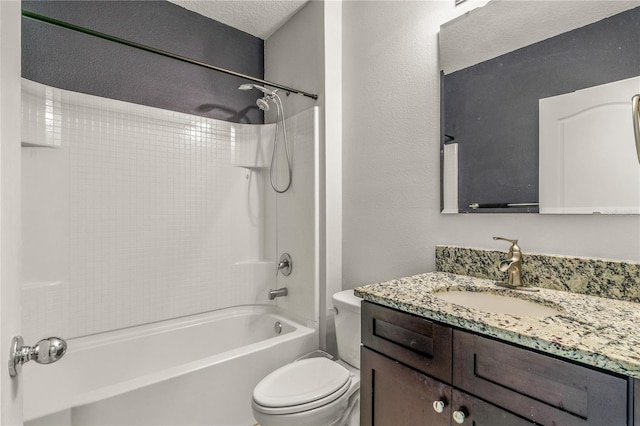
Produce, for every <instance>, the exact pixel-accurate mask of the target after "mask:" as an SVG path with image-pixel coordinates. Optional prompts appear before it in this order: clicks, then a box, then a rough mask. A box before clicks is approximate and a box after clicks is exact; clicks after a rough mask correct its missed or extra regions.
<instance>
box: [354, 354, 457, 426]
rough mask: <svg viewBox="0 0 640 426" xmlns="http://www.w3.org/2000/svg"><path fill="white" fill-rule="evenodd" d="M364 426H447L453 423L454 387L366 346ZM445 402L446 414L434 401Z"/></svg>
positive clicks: (363, 360) (362, 368)
mask: <svg viewBox="0 0 640 426" xmlns="http://www.w3.org/2000/svg"><path fill="white" fill-rule="evenodd" d="M360 378H361V383H360V425H361V426H373V425H375V426H386V425H388V426H404V425H406V426H416V425H429V426H441V425H442V426H444V425H449V424H450V422H451V406H450V401H451V387H450V386H449V385H446V384H444V383H441V382H439V381H437V380H436V379H433V378H431V377H429V376H426V375H424V374H422V373H420V372H418V371H415V370H413V369H412V368H409V367H407V366H405V365H403V364H400V363H399V362H397V361H394V360H392V359H390V358H387V357H385V356H383V355H380V354H378V353H377V352H373V351H371V350H369V349H367V348H365V347H364V346H363V347H362V349H361V360H360ZM435 401H442V402H443V403H444V407H443V409H442V412H440V413H438V412H437V411H436V410H434V402H435Z"/></svg>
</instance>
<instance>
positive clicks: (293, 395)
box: [251, 290, 362, 426]
mask: <svg viewBox="0 0 640 426" xmlns="http://www.w3.org/2000/svg"><path fill="white" fill-rule="evenodd" d="M361 300H362V299H360V298H359V297H356V296H354V294H353V290H345V291H341V292H339V293H336V294H334V295H333V306H334V307H335V309H336V314H335V324H336V338H337V341H338V356H339V358H340V359H338V360H337V361H331V360H330V359H329V358H324V357H320V358H307V359H302V360H300V361H295V362H292V363H290V364H287V365H285V366H283V367H280V368H278V369H277V370H275V371H273V372H271V373H270V374H269V375H267V376H266V377H265V378H263V379H262V380H261V381H260V383H258V384H257V385H256V387H255V389H254V390H253V401H252V404H251V405H252V407H253V416H254V417H255V419H256V420H257V421H258V423H260V424H261V425H262V426H300V425H305V426H328V425H336V426H338V425H340V426H343V425H357V424H359V412H360V411H359V409H360V404H359V399H360V398H359V397H360V302H361Z"/></svg>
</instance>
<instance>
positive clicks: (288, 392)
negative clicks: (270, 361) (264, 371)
mask: <svg viewBox="0 0 640 426" xmlns="http://www.w3.org/2000/svg"><path fill="white" fill-rule="evenodd" d="M350 386H351V373H350V372H349V370H347V369H346V368H344V367H343V366H341V365H340V364H338V363H336V362H334V361H331V360H329V359H327V358H310V359H305V360H301V361H298V362H293V363H291V364H287V365H285V366H284V367H281V368H279V369H277V370H275V371H273V372H272V373H271V374H269V375H268V376H266V377H265V378H264V379H262V381H260V383H258V385H257V386H256V387H255V389H254V391H253V406H254V408H255V409H256V410H258V411H260V412H262V413H265V414H292V413H299V412H302V411H307V410H312V409H314V408H317V407H321V406H323V405H327V404H330V403H331V402H333V401H335V400H336V399H338V398H340V397H341V396H342V395H344V393H345V392H346V391H347V390H348V389H349V387H350Z"/></svg>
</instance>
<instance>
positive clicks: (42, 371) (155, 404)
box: [23, 306, 318, 426]
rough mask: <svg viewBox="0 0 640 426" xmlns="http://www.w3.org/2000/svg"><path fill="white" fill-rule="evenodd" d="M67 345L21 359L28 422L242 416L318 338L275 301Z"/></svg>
mask: <svg viewBox="0 0 640 426" xmlns="http://www.w3.org/2000/svg"><path fill="white" fill-rule="evenodd" d="M276 321H279V322H280V323H281V324H282V332H281V334H279V335H278V334H276V333H275V331H274V324H275V323H276ZM68 344H69V348H68V351H67V354H66V355H65V356H64V358H63V359H61V360H60V361H59V362H58V363H56V364H52V365H48V366H40V365H31V363H30V364H28V365H26V366H24V368H23V377H24V381H25V382H24V418H25V421H30V420H34V419H35V420H34V421H32V422H30V424H31V425H33V426H35V425H40V424H69V425H83V426H85V425H86V426H89V425H127V426H131V425H196V424H203V425H204V424H206V425H244V426H247V425H251V424H253V423H255V422H254V420H253V417H252V415H251V393H252V391H253V388H254V386H255V385H256V384H257V383H258V381H259V380H260V379H261V378H262V377H264V376H265V375H267V374H268V373H269V372H270V371H272V370H274V369H276V368H278V367H280V366H282V365H284V364H286V363H288V362H290V361H292V360H294V359H296V358H298V357H299V356H301V355H303V354H305V353H308V352H310V351H312V350H314V349H316V348H317V347H318V338H317V333H316V331H315V330H314V329H312V328H308V327H305V326H302V325H300V324H297V323H295V322H293V321H290V320H288V319H286V318H284V317H282V316H280V315H278V314H277V313H276V310H275V308H274V307H270V306H246V307H236V308H229V309H224V310H220V311H215V312H210V313H206V314H199V315H195V316H191V317H188V318H181V319H175V320H169V321H164V322H161V323H155V324H149V325H144V326H139V327H134V328H129V329H125V330H119V331H114V332H109V333H103V334H99V335H94V336H89V337H83V338H79V339H72V340H70V341H68ZM53 413H56V414H53ZM51 414H53V415H52V416H51ZM43 416H46V417H43Z"/></svg>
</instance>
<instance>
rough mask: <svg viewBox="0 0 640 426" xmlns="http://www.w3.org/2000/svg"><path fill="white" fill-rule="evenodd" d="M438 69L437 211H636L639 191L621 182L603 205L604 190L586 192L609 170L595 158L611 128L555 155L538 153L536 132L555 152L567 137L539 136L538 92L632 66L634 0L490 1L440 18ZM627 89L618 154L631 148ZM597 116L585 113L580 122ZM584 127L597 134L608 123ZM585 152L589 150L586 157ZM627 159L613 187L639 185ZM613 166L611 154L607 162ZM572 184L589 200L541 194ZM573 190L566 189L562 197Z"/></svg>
mask: <svg viewBox="0 0 640 426" xmlns="http://www.w3.org/2000/svg"><path fill="white" fill-rule="evenodd" d="M440 69H441V84H442V87H441V95H442V100H441V110H442V122H441V157H442V158H441V163H442V168H441V170H442V198H441V199H442V202H441V204H442V205H441V207H442V212H443V213H457V212H464V213H497V212H507V213H516V212H518V213H519V212H526V213H537V212H540V213H604V214H616V213H623V214H629V213H636V214H637V213H640V202H638V201H637V200H633V199H631V201H629V200H630V198H629V197H628V196H627V195H628V192H627V195H624V198H625V201H624V203H623V204H624V205H620V206H618V205H614V206H612V207H602V206H603V205H604V203H607V202H609V201H608V200H600V199H598V196H597V191H592V187H591V185H592V184H593V182H599V181H602V182H605V181H606V182H610V179H609V180H607V179H605V177H607V176H609V177H610V175H611V172H610V171H606V169H605V167H604V165H602V164H601V162H599V161H598V158H602V156H603V152H607V150H611V149H612V148H611V145H610V143H609V141H610V140H611V139H616V140H617V139H619V138H618V137H616V136H613V135H611V136H610V135H607V134H606V133H605V134H604V135H603V136H602V138H601V139H602V142H601V143H606V144H607V145H606V148H604V151H603V148H601V149H584V150H578V151H574V154H572V155H569V151H566V152H565V151H564V150H563V151H562V152H563V153H566V155H567V159H569V160H571V161H568V162H566V164H564V163H562V162H559V161H558V160H557V157H556V158H554V157H553V156H552V157H551V160H549V159H539V151H540V148H541V146H542V144H543V143H550V144H552V145H553V144H555V145H556V148H555V152H556V153H555V154H553V155H556V156H557V155H559V154H558V153H557V151H558V148H557V146H558V145H560V146H562V144H563V143H564V144H566V145H567V146H571V143H567V142H565V141H564V140H561V141H558V140H553V141H551V142H549V141H542V140H540V139H539V136H540V132H541V130H540V129H541V126H543V123H541V121H540V119H539V117H540V111H541V110H540V108H546V107H547V106H546V104H545V103H544V102H543V101H541V100H543V99H554V98H556V97H562V95H566V94H572V93H574V92H576V93H579V92H581V91H582V90H585V89H588V88H595V87H600V86H606V85H607V84H609V83H612V82H618V81H622V80H628V79H631V78H633V77H638V76H639V75H640V4H639V3H638V1H615V2H612V1H589V2H582V1H542V2H541V1H524V0H522V1H521V0H517V1H516V0H492V1H490V2H489V3H488V4H487V5H485V6H483V7H479V8H476V9H474V10H472V11H471V12H469V13H467V14H465V15H463V16H460V17H458V18H456V19H454V20H453V21H450V22H448V23H446V24H444V25H442V26H441V28H440ZM639 81H640V80H639ZM631 84H633V83H631ZM638 92H640V87H638ZM624 96H626V95H624ZM632 96H633V95H629V96H628V100H625V101H624V105H625V106H624V108H625V109H624V111H627V112H623V113H621V114H626V115H625V117H624V123H625V124H623V126H624V129H623V133H624V137H625V138H627V137H628V138H630V142H629V144H628V145H627V144H625V147H627V146H628V150H629V152H631V154H627V153H626V151H625V154H624V157H625V158H626V157H628V156H632V157H635V156H636V154H635V147H634V146H633V145H634V144H633V124H632V121H631V118H632V112H631V111H632V110H631V97H632ZM594 108H595V107H594ZM594 108H591V109H590V111H592V110H594ZM621 108H622V107H620V108H618V109H619V110H621ZM583 109H584V108H583ZM587 109H588V108H587ZM543 115H544V116H545V117H547V116H548V114H546V113H544V114H543ZM570 115H571V114H568V113H564V112H560V113H556V114H555V116H554V115H553V114H552V116H551V118H548V120H555V124H554V125H555V126H556V127H554V128H555V129H557V124H558V122H559V120H560V118H563V117H564V118H566V117H568V116H570ZM554 117H555V118H554ZM600 120H601V119H600V117H597V118H593V117H591V119H588V118H585V117H582V121H583V123H588V122H591V123H599V122H600ZM612 126H613V127H616V126H615V125H610V126H609V127H612ZM592 127H593V128H597V129H598V131H600V133H603V132H604V130H602V129H606V128H607V127H606V126H592ZM618 127H619V126H618ZM585 128H586V127H584V126H583V128H582V129H583V130H582V131H583V133H584V132H585V131H586V130H584V129H585ZM551 133H552V134H553V133H554V132H551ZM594 133H595V132H593V131H591V132H589V134H594ZM578 134H580V132H575V135H578ZM552 139H553V138H552ZM626 149H627V148H625V150H626ZM543 151H544V149H543ZM551 151H553V150H551ZM590 152H592V153H594V154H595V156H596V157H595V158H592V157H587V155H589V153H590ZM598 156H599V157H598ZM614 157H616V156H614ZM616 158H617V157H616ZM630 163H631V164H632V165H633V166H630V167H634V166H635V168H634V169H633V170H631V171H630V172H629V173H628V174H627V175H625V176H627V177H625V178H624V179H625V180H622V181H620V180H619V181H617V182H618V186H619V187H622V186H625V187H626V186H629V185H635V184H638V185H640V167H639V166H638V161H637V159H636V161H635V163H633V162H630ZM580 164H583V165H584V167H583V168H586V171H585V170H583V171H582V173H583V175H582V177H580V176H574V175H573V174H572V173H573V172H572V170H575V169H576V165H580ZM625 164H626V163H625ZM620 166H621V164H620V163H616V162H613V168H614V169H616V168H620ZM598 173H600V174H598ZM565 175H566V176H565ZM558 176H563V177H565V178H566V179H565V180H558V179H556V178H558ZM585 176H588V177H589V179H585ZM629 176H630V177H629ZM567 179H568V180H567ZM567 182H569V183H567ZM602 186H604V187H605V188H606V187H610V186H611V183H607V184H604V185H602ZM569 187H573V188H576V189H579V190H580V191H581V192H582V193H584V194H586V197H587V201H584V200H583V201H582V203H583V204H584V203H586V204H587V205H586V206H585V205H583V206H580V208H574V206H565V205H561V206H551V207H547V205H546V203H548V200H549V199H556V200H557V199H560V198H561V197H559V196H558V193H560V192H563V191H564V190H565V189H567V188H569ZM549 188H551V189H553V188H556V189H557V188H561V189H562V190H561V191H559V190H556V191H555V192H554V191H553V190H552V191H551V193H553V195H552V196H550V197H547V196H545V194H549V193H550V192H549ZM638 188H640V186H638ZM604 192H606V193H611V192H612V191H604ZM630 192H631V193H632V194H633V193H634V191H633V190H632V191H630ZM639 192H640V190H639V191H635V193H639ZM638 195H639V196H640V194H638ZM574 199H575V197H573V196H566V197H564V198H563V199H561V202H560V203H561V204H563V203H564V204H567V203H569V204H570V203H571V202H573V201H572V200H574ZM617 202H618V201H615V202H614V203H617ZM538 204H540V208H539V207H538Z"/></svg>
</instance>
